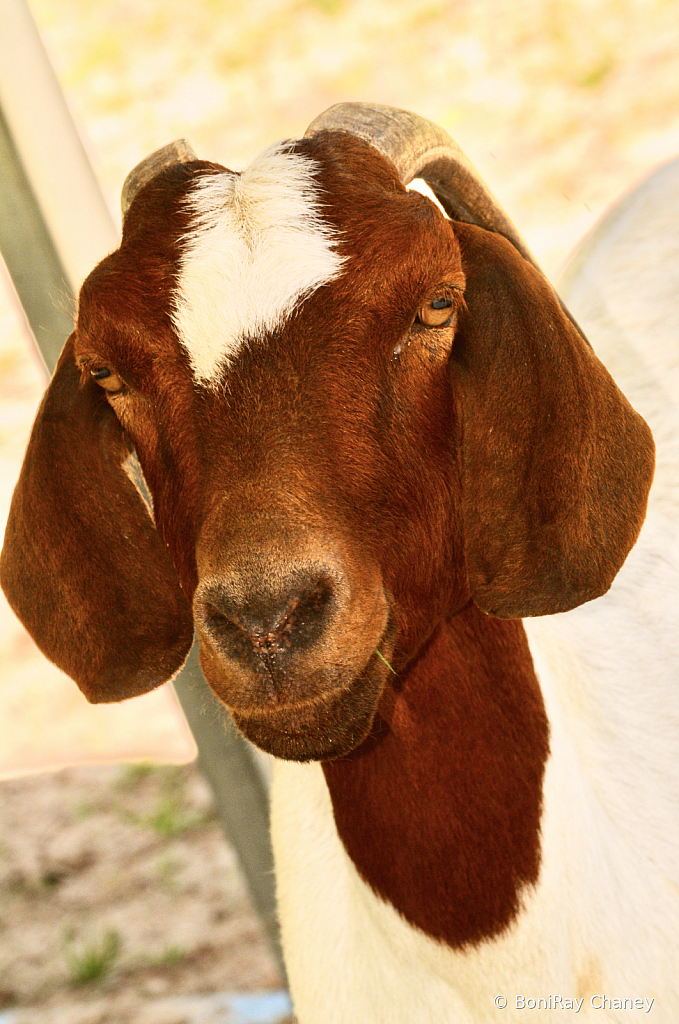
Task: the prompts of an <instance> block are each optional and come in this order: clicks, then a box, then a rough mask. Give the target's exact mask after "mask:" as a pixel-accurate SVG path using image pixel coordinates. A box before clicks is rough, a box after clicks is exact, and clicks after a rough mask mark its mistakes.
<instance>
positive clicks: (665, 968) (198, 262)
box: [2, 130, 679, 1024]
mask: <svg viewBox="0 0 679 1024" xmlns="http://www.w3.org/2000/svg"><path fill="white" fill-rule="evenodd" d="M436 152H437V153H438V150H437V151H436ZM428 159H429V158H428ZM436 159H439V158H438V157H437V158H436ZM395 163H396V164H398V161H397V160H395ZM427 166H428V167H429V166H432V167H438V164H437V163H436V160H434V158H433V157H432V158H431V160H430V163H429V164H427ZM432 173H433V172H432ZM437 173H438V172H437ZM437 180H438V179H437ZM442 187H443V186H442ZM444 191H445V190H444ZM484 202H485V200H484ZM451 203H452V200H451ZM462 205H463V204H462ZM481 205H483V203H481ZM453 209H455V206H454V203H453ZM465 221H467V222H465ZM481 223H482V221H481V220H476V221H475V218H474V217H473V216H471V214H469V215H466V214H465V216H464V217H462V219H461V220H449V219H447V218H446V217H445V216H443V214H442V213H441V212H440V211H439V210H438V209H437V208H436V207H435V205H434V204H433V203H431V201H430V200H428V199H427V198H425V197H423V196H421V195H419V194H417V193H414V192H408V191H406V189H405V187H404V184H403V182H402V181H401V180H400V177H399V174H398V173H397V171H396V170H395V167H394V164H392V163H391V162H390V160H389V159H386V158H385V155H384V154H383V153H382V152H378V151H376V150H375V148H373V147H372V146H371V145H369V144H366V142H365V141H363V140H362V139H361V138H356V137H355V136H353V135H352V134H347V133H346V132H345V131H332V130H320V131H317V132H315V133H314V134H312V135H311V136H310V137H309V138H306V139H304V140H301V141H298V142H295V143H289V144H285V145H279V146H277V147H274V148H273V149H272V150H269V151H268V152H267V153H266V154H264V155H263V156H262V157H260V158H259V159H258V160H257V161H255V162H254V163H253V164H252V165H251V167H250V168H248V169H247V170H246V171H245V172H243V174H242V175H240V176H237V175H235V174H233V173H232V172H230V171H226V170H224V169H223V168H220V167H218V166H217V165H214V164H209V163H206V162H203V161H198V160H195V161H194V160H191V159H185V158H183V162H177V163H175V164H173V165H172V166H170V167H168V168H166V169H165V170H162V171H161V172H160V173H155V175H154V176H153V177H152V178H151V179H150V180H149V181H148V182H147V183H143V184H142V185H141V186H140V187H139V188H138V191H137V194H136V196H134V197H133V198H132V200H131V205H130V209H129V211H128V212H127V215H126V218H125V224H124V232H123V241H122V244H121V247H120V249H119V250H117V251H116V252H115V253H113V254H111V256H109V257H107V259H106V260H104V261H103V262H102V263H101V264H100V265H99V267H97V268H96V269H95V270H94V271H93V273H92V274H91V275H90V277H89V278H88V280H87V281H86V282H85V284H84V286H83V289H82V292H81V297H80V305H79V314H78V322H77V325H76V331H75V333H74V335H73V336H72V337H71V338H70V339H69V341H68V343H67V345H66V347H65V349H64V353H63V355H62V359H61V361H60V364H59V366H58V368H57V371H56V373H55V377H54V379H53V382H52V384H51V385H50V389H49V391H48V394H47V396H46V398H45V401H44V403H43V406H42V408H41V412H40V413H39V416H38V421H37V423H36V427H35V429H34V434H33V437H32V439H31V442H30V445H29V450H28V453H27V457H26V462H25V466H24V470H23V476H22V479H21V481H20V483H19V485H18V487H17V492H16V495H15V499H14V503H13V509H12V513H11V516H10V522H9V525H8V531H7V537H6V543H5V549H4V551H3V560H2V581H3V586H4V587H5V588H6V590H7V592H8V595H9V597H10V600H11V601H12V603H13V605H14V607H15V609H16V610H17V612H18V614H19V615H20V616H21V617H22V618H23V619H24V621H25V622H26V623H27V624H28V626H29V628H30V629H31V631H32V632H33V634H34V636H35V637H36V639H37V641H38V642H39V643H40V645H41V646H42V648H43V649H44V650H45V652H46V653H47V654H48V656H50V657H51V658H52V659H53V660H55V661H56V662H57V663H58V664H59V665H61V667H63V668H64V669H65V670H66V671H68V672H70V673H71V674H72V675H73V677H74V678H75V679H76V680H77V681H78V683H79V685H80V686H81V688H82V689H83V691H84V692H85V693H86V695H87V696H88V698H89V699H90V700H120V699H123V698H124V697H129V696H133V695H135V694H137V693H141V692H145V691H146V690H149V689H151V688H152V687H154V686H156V685H159V684H160V683H161V682H163V681H164V680H166V679H168V678H171V677H172V675H173V674H174V673H175V672H176V671H177V670H178V668H179V667H180V666H181V664H182V662H183V660H184V658H185V657H186V653H187V651H188V649H189V646H190V643H191V637H192V632H193V628H194V623H195V627H196V629H197V631H198V636H199V640H200V644H201V663H202V665H203V669H204V672H205V675H206V678H207V679H208V682H209V683H210V685H211V687H212V689H213V690H214V692H215V693H216V694H217V695H218V696H219V697H220V698H221V699H222V700H223V701H224V703H225V704H226V705H227V706H228V707H229V708H230V709H231V711H232V713H233V715H234V718H235V721H236V723H237V724H238V726H239V727H240V728H241V730H242V731H243V732H244V733H245V735H246V736H248V737H249V738H250V739H251V740H252V741H253V742H255V743H256V744H257V745H259V746H260V747H261V748H263V749H264V750H267V751H268V752H270V753H272V754H273V755H275V756H276V758H277V759H278V760H277V762H276V767H275V771H274V787H273V795H272V828H273V840H274V850H275V857H276V868H277V879H278V891H279V903H280V915H281V926H282V934H283V945H284V950H285V956H286V962H287V966H288V971H289V976H290V981H291V988H292V993H293V998H294V1002H295V1009H296V1013H297V1017H298V1020H299V1022H300V1024H347V1022H349V1021H351V1022H361V1024H363V1022H365V1024H382V1022H384V1024H387V1022H388V1024H414V1022H417V1024H429V1022H431V1024H434V1022H436V1024H439V1022H444V1021H445V1022H451V1024H453V1022H455V1024H458V1022H459V1024H466V1022H485V1021H488V1022H490V1021H499V1020H502V1021H509V1020H522V1019H523V1016H524V1015H525V1013H524V1011H525V1009H526V1008H532V1006H531V1003H530V1002H526V1000H536V1001H537V1000H539V999H542V1000H543V1003H541V1004H540V1008H541V1009H542V1010H543V1013H544V1012H546V1016H544V1017H543V1019H546V1020H562V1019H564V1018H563V1010H564V1009H566V1010H568V1009H572V1010H574V1011H575V1012H577V1013H578V1014H580V1015H581V1016H580V1017H579V1019H583V1020H595V1021H602V1020H606V1021H622V1020H630V1019H632V1020H634V1019H641V1016H640V1014H641V1013H642V1012H643V1013H645V1012H646V1009H645V1008H646V1007H647V1006H648V1002H647V1003H644V1004H643V1008H642V1009H640V1008H639V1006H638V1005H637V1004H636V1003H634V1000H640V999H641V1000H644V999H646V1000H647V1001H648V1000H653V1001H654V1002H653V1003H652V1006H653V1012H654V1019H655V1020H662V1021H666V1022H668V1024H669V1022H671V1024H674V1022H675V1021H676V1019H677V1014H678V1013H679V996H678V995H677V987H676V981H675V973H676V961H677V954H678V953H679V888H678V887H679V857H678V856H677V853H678V851H677V826H676V806H677V796H678V795H679V794H678V793H677V772H676V770H674V768H673V765H672V757H671V754H672V753H673V750H672V745H673V742H674V740H675V739H676V720H675V719H673V718H672V716H671V714H666V709H667V708H670V707H671V706H672V705H671V704H670V699H671V698H672V697H673V695H672V694H671V693H670V687H669V682H670V676H669V674H670V672H671V667H672V665H674V664H676V663H677V659H676V657H674V656H673V657H668V658H667V659H666V662H665V661H663V664H662V665H661V666H657V661H658V658H657V655H656V651H657V650H658V647H659V646H661V645H662V642H665V643H668V644H669V643H670V641H669V640H668V638H667V636H665V635H664V634H663V637H664V640H663V639H662V638H661V635H660V633H659V632H658V626H657V623H658V622H660V623H663V622H664V621H665V620H664V619H663V617H662V615H660V616H659V618H658V619H657V620H656V619H655V618H654V616H655V611H656V610H657V609H656V605H655V604H653V605H652V607H653V612H654V616H650V617H649V616H647V614H646V612H645V606H644V604H643V603H642V602H640V600H639V594H640V593H644V594H646V593H647V591H648V589H649V582H648V581H651V580H656V578H657V579H659V580H660V581H661V582H662V584H663V586H667V587H669V586H670V584H674V581H675V580H676V567H675V566H674V564H672V566H671V569H668V568H667V564H666V562H667V559H669V557H670V556H669V555H668V556H666V557H665V556H662V557H661V556H660V555H659V548H658V538H659V536H661V535H662V530H665V531H667V530H670V531H671V529H672V527H671V526H670V520H669V519H668V509H669V512H670V513H672V512H674V510H675V509H676V502H675V503H674V504H671V502H669V500H668V499H667V498H666V497H665V494H666V491H667V493H669V488H670V487H671V484H670V482H669V481H670V475H671V474H669V472H668V475H667V478H666V479H667V483H666V484H663V485H662V486H663V487H664V488H665V490H662V491H661V492H657V493H660V494H661V495H662V496H661V499H660V504H661V505H662V508H661V509H660V510H659V511H657V512H656V511H655V510H654V509H655V506H654V505H653V500H652V503H651V513H650V518H649V521H648V522H647V524H646V526H645V527H644V530H643V532H642V535H641V537H642V539H641V542H640V543H639V544H638V545H637V547H636V548H635V549H634V551H633V553H632V555H631V556H630V558H629V559H628V561H627V563H626V564H625V566H624V567H623V569H622V571H621V572H620V573H619V575H618V576H617V579H616V580H615V582H614V583H613V586H612V588H611V589H610V591H609V593H608V594H606V596H605V597H604V596H602V595H604V594H605V593H606V591H607V590H608V588H609V587H611V583H612V581H613V580H614V578H615V577H616V573H618V571H619V570H620V567H621V565H622V563H623V561H624V559H625V557H626V556H627V554H628V552H629V550H630V548H631V547H632V545H633V544H634V542H635V540H636V538H637V536H638V534H639V530H640V528H641V524H642V522H643V518H644V513H645V504H646V496H647V493H648V489H649V486H650V482H651V477H652V472H653V445H652V441H651V438H650V433H649V431H648V428H647V427H646V424H645V423H644V421H643V420H642V419H641V417H640V416H639V415H638V414H637V413H635V412H634V411H633V409H632V408H631V406H630V405H629V404H628V402H627V401H626V400H625V398H624V397H623V396H622V394H621V393H620V392H619V391H618V389H617V387H616V385H615V384H614V383H613V380H612V379H611V377H610V376H609V375H608V373H607V372H606V370H604V368H603V366H602V365H601V363H599V361H598V359H597V358H596V357H595V356H594V354H593V352H592V350H591V349H590V347H589V346H588V344H587V342H586V341H585V340H584V338H583V337H582V335H581V334H580V332H579V330H578V328H577V326H576V325H575V324H574V322H573V321H572V320H571V319H570V317H569V315H568V314H566V312H565V311H564V309H563V308H562V306H561V305H560V303H559V300H558V299H557V297H556V296H555V294H554V293H553V291H552V289H551V288H550V286H549V285H548V283H547V282H546V281H545V279H544V278H543V277H542V275H541V274H540V273H539V271H538V270H537V269H536V268H535V267H534V266H533V265H531V262H530V260H529V259H528V258H527V255H526V253H525V251H523V250H522V249H521V247H520V243H517V242H516V240H515V238H514V237H513V235H512V233H511V231H510V230H509V229H506V228H505V227H504V226H503V227H502V228H501V229H500V228H497V229H496V230H495V229H494V230H488V228H487V227H483V226H480V224H481ZM502 223H503V224H504V222H502ZM503 234H504V235H506V237H502V235H503ZM635 351H638V350H635ZM655 379H656V378H653V382H655ZM628 383H629V384H630V387H631V389H632V390H633V389H634V380H633V379H630V380H629V381H628V379H627V378H626V377H625V379H624V384H625V386H627V385H628ZM648 386H650V385H648V383H647V390H648ZM653 386H655V385H654V383H653ZM643 393H644V388H643V387H642V388H641V390H640V391H639V396H637V395H636V394H635V396H634V397H635V400H636V399H637V397H639V403H638V404H639V405H641V406H642V407H643V408H642V411H644V412H646V407H645V406H644V402H643V401H642V399H643ZM647 404H648V403H647ZM650 412H651V416H650V418H651V419H652V418H653V416H658V415H660V413H659V412H658V411H657V410H653V409H651V410H650ZM674 440H675V441H676V439H674ZM136 460H138V463H139V464H140V465H141V468H142V470H143V474H144V477H145V480H146V483H147V485H148V490H149V492H150V495H151V497H152V501H153V508H152V510H151V511H152V515H150V514H149V509H148V508H147V507H146V505H145V504H144V502H143V501H142V500H141V497H140V495H139V493H138V491H137V489H136V488H135V485H134V481H133V476H134V474H133V473H131V472H130V465H131V463H136ZM670 468H671V470H672V473H673V475H672V476H671V480H672V481H676V479H677V478H678V477H677V473H676V469H677V466H676V464H675V463H673V464H672V466H671V467H670ZM664 479H665V478H664ZM654 493H656V492H654ZM663 516H664V517H665V518H664V519H663V518H662V517H663ZM659 517H660V518H659ZM661 520H662V522H661ZM55 522H58V523H59V524H60V528H59V531H58V532H57V531H55ZM663 536H664V535H663ZM672 543H673V544H674V533H672ZM671 551H672V555H671V557H672V558H676V544H674V546H673V547H672V548H671ZM659 562H660V563H662V564H660V565H659ZM657 600H659V599H657ZM588 601H589V602H590V603H589V604H584V606H583V607H578V606H580V605H583V603H584V602H588ZM571 609H573V610H571ZM553 613H561V614H553ZM540 615H548V616H549V617H548V618H546V619H540V618H529V619H527V620H526V621H525V622H524V623H522V622H521V621H520V619H521V618H522V617H523V616H540ZM647 618H649V620H650V619H651V618H652V619H653V621H652V622H650V621H648V622H647V621H646V619H647ZM674 635H676V634H674ZM640 636H643V637H644V640H643V643H638V639H639V637H640ZM672 642H673V641H672ZM672 653H673V655H676V653H677V652H672ZM637 673H638V676H637ZM649 677H651V678H650V679H649ZM642 680H643V682H642ZM674 706H676V704H675V705H674ZM663 716H665V718H664V719H663ZM557 996H558V998H559V1000H560V1001H559V1002H555V1001H554V1000H555V999H556V998H557ZM496 997H497V999H496ZM600 997H601V998H602V999H603V1000H604V1001H603V1002H602V1003H601V1005H599V1002H598V1000H599V999H600ZM503 998H504V999H506V1005H505V1004H503V1002H502V1000H503ZM547 998H549V1000H550V1002H549V1005H548V1004H547V1002H546V1000H547ZM521 999H524V1003H521V1002H520V1000H521ZM605 1000H608V1003H607V1002H606V1001H605ZM624 1000H632V1004H631V1008H630V1007H628V1006H627V1004H625V1005H623V1002H624ZM614 1001H615V1002H614ZM618 1004H620V1005H618ZM536 1005H537V1004H536Z"/></svg>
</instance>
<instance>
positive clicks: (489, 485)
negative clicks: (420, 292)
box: [452, 224, 654, 618]
mask: <svg viewBox="0 0 679 1024" xmlns="http://www.w3.org/2000/svg"><path fill="white" fill-rule="evenodd" d="M454 230H455V234H456V235H457V237H458V239H459V241H460V247H461V250H462V258H463V266H464V270H465V273H466V277H467V286H466V292H465V299H466V305H467V309H466V311H465V312H464V313H463V314H462V316H461V317H460V328H459V334H458V337H457V338H456V342H455V349H454V355H453V361H452V374H453V383H454V387H455V390H456V391H457V392H458V394H459V396H460V397H459V401H460V403H461V408H462V424H461V427H462V433H463V436H462V439H461V446H462V457H463V506H464V508H463V514H464V523H465V544H466V557H467V572H468V579H469V583H470V587H471V592H472V594H473V598H474V602H475V603H476V604H477V606H478V607H479V608H481V609H482V610H483V611H486V612H490V613H492V614H494V615H497V616H500V617H503V618H520V617H523V616H526V615H547V614H552V613H554V612H562V611H567V610H568V609H569V608H574V607H575V606H576V605H579V604H582V603H583V602H585V601H589V600H591V599H592V598H595V597H599V596H600V595H601V594H603V593H605V592H606V590H608V588H609V587H610V585H611V583H612V582H613V579H614V577H615V575H616V573H617V572H618V570H619V569H620V567H621V565H622V563H623V561H624V560H625V558H626V556H627V554H628V552H629V551H630V549H631V547H632V545H633V544H634V542H635V540H636V538H637V536H638V533H639V530H640V529H641V525H642V523H643V520H644V516H645V513H646V500H647V497H648V491H649V489H650V485H651V481H652V478H653V467H654V445H653V438H652V436H651V432H650V430H649V429H648V427H647V425H646V423H645V422H644V420H643V419H642V418H641V417H640V416H639V415H638V414H637V413H636V412H635V411H634V410H633V409H632V407H631V406H630V405H629V403H628V402H627V400H626V399H625V397H624V396H623V395H622V394H621V392H620V391H619V390H618V388H617V387H616V385H615V384H614V382H613V380H612V379H611V377H610V376H609V374H608V372H607V371H606V370H605V368H604V367H603V366H602V364H601V363H600V362H599V360H598V359H597V358H596V356H595V355H594V353H593V351H592V349H591V348H590V346H589V345H588V343H587V342H586V340H585V339H584V338H583V336H582V335H581V334H580V332H579V330H578V328H577V326H576V325H575V324H574V322H573V321H572V320H571V319H569V316H568V315H567V314H566V313H565V312H564V310H563V308H562V306H561V304H560V302H559V300H558V298H557V296H556V295H555V293H554V291H553V290H552V288H551V287H550V285H549V284H548V282H547V281H546V280H545V278H543V277H542V275H541V274H540V273H539V272H538V271H537V270H535V268H534V267H532V266H531V265H530V264H529V263H528V262H527V261H526V260H525V259H524V258H523V257H522V256H521V255H520V254H519V253H518V252H517V251H516V249H515V248H514V247H513V246H512V245H511V244H510V243H509V242H507V241H506V240H505V239H504V238H502V237H501V236H499V235H497V234H493V233H490V232H488V231H484V230H483V229H481V228H477V227H473V226H471V225H468V224H455V227H454Z"/></svg>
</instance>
